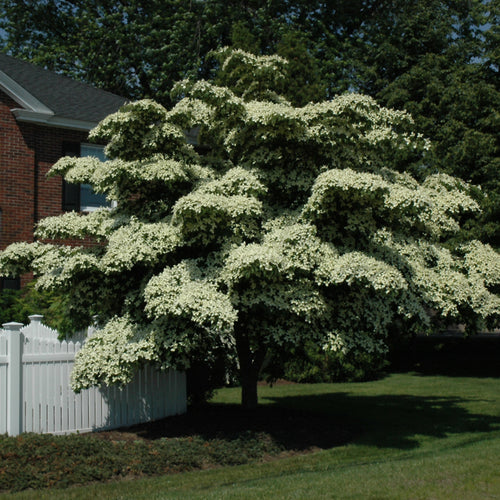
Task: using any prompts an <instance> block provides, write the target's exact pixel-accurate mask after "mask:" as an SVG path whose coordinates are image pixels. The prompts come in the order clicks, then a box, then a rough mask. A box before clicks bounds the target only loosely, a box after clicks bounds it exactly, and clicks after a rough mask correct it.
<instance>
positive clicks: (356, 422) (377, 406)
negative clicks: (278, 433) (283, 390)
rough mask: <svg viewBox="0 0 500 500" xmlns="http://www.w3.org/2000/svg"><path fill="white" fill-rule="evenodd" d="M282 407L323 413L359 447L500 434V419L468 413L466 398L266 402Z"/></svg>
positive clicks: (344, 396)
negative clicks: (479, 434)
mask: <svg viewBox="0 0 500 500" xmlns="http://www.w3.org/2000/svg"><path fill="white" fill-rule="evenodd" d="M266 399H268V400H270V401H273V402H274V403H276V404H279V405H280V406H289V407H292V408H309V410H310V411H311V412H315V413H316V412H318V413H317V414H319V412H322V413H323V412H324V413H323V414H324V415H326V414H328V415H329V417H326V416H325V419H328V418H330V420H331V421H333V422H336V425H340V426H341V427H343V428H345V429H350V432H351V433H352V434H353V436H354V439H355V441H356V443H359V444H367V445H371V446H377V447H388V448H398V449H403V450H406V449H412V448H415V447H417V446H419V440H418V437H417V436H419V435H420V436H422V435H424V436H432V437H436V438H445V437H446V436H448V435H450V434H461V433H474V432H478V433H479V432H481V433H484V432H489V431H493V430H500V415H499V416H491V415H484V414H476V413H472V412H469V411H467V409H465V408H464V407H463V406H462V404H463V403H465V402H466V400H465V399H461V398H454V397H439V396H435V397H425V396H406V395H377V396H358V395H352V394H349V393H344V392H337V393H332V394H321V395H317V396H316V395H311V396H297V397H293V396H292V397H279V398H272V397H271V398H266Z"/></svg>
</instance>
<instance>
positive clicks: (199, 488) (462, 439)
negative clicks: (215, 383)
mask: <svg viewBox="0 0 500 500" xmlns="http://www.w3.org/2000/svg"><path fill="white" fill-rule="evenodd" d="M259 394H260V403H261V404H262V405H269V406H271V407H273V406H277V407H280V408H289V409H290V410H291V412H290V414H293V412H292V410H300V411H301V412H303V411H304V410H305V411H307V412H312V414H314V415H321V416H323V417H324V419H326V421H327V422H328V421H330V422H331V424H332V427H338V426H339V425H340V426H341V427H343V428H345V429H349V431H350V432H352V438H351V439H350V441H349V442H348V443H345V444H342V445H339V446H333V447H330V448H327V449H323V450H320V451H317V452H316V453H308V454H298V455H295V456H290V454H286V458H283V459H280V460H274V461H269V462H262V461H259V462H256V463H249V464H246V465H238V466H230V467H220V468H213V469H209V470H199V471H193V472H183V473H180V474H170V475H164V476H159V477H152V478H146V479H136V480H132V481H130V480H126V481H121V482H110V483H107V484H92V485H88V486H86V487H72V488H68V489H65V490H57V489H52V490H43V491H33V492H30V491H24V492H21V493H18V494H14V495H12V496H9V498H37V499H39V498H50V499H57V498H64V499H68V498H92V497H97V498H106V499H108V498H110V499H112V498H134V499H140V498H145V499H146V498H147V499H155V498H200V499H201V498H203V499H209V498H214V499H220V498H244V499H253V498H255V499H257V498H258V499H261V498H290V499H292V498H296V499H304V498H340V499H344V498H345V499H348V498H352V499H358V498H363V499H365V498H370V499H375V498H384V499H385V498H387V499H393V498H394V499H397V498H401V499H410V498H411V499H420V498H422V499H427V498H433V499H488V498H491V499H494V498H500V474H499V468H500V378H498V377H496V376H468V377H465V376H456V375H455V376H453V375H429V374H426V375H423V374H419V373H415V372H411V373H395V374H391V375H388V376H386V377H385V378H383V379H381V380H377V381H373V382H363V383H349V384H288V385H287V384H283V385H276V386H273V387H269V386H263V387H260V388H259ZM239 397H240V394H239V390H238V389H236V388H234V389H223V390H220V391H219V392H218V393H217V394H216V396H215V397H214V399H213V401H212V404H213V405H215V406H214V407H215V408H218V410H220V409H221V408H222V409H223V408H226V407H227V408H228V409H230V408H232V406H231V405H234V404H235V403H236V402H237V401H238V399H239ZM226 405H227V406H226ZM285 415H286V413H285ZM283 418H285V417H283ZM315 418H316V417H315ZM324 421H325V420H323V424H324ZM311 423H312V424H311V427H316V425H317V423H316V420H313V419H312V418H311ZM318 425H319V424H318ZM299 427H302V428H297V433H300V432H301V431H302V432H303V431H304V428H306V427H307V424H304V423H302V424H299ZM320 434H321V433H318V432H316V433H312V435H314V436H315V438H314V439H317V440H318V445H319V446H320V447H321V444H323V443H322V442H321V436H320ZM309 444H311V445H314V442H312V441H311V442H310V443H309Z"/></svg>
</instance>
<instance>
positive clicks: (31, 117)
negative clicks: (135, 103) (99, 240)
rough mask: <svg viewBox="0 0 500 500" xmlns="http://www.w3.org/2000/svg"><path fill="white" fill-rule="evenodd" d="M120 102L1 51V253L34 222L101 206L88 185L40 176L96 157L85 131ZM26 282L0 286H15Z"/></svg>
mask: <svg viewBox="0 0 500 500" xmlns="http://www.w3.org/2000/svg"><path fill="white" fill-rule="evenodd" d="M125 102H126V99H124V98H122V97H119V96H117V95H115V94H111V93H109V92H105V91H103V90H99V89H96V88H94V87H91V86H90V85H86V84H83V83H80V82H76V81H74V80H72V79H70V78H67V77H63V76H61V75H57V74H55V73H52V72H51V71H47V70H45V69H42V68H40V67H37V66H35V65H33V64H30V63H26V62H24V61H19V60H17V59H14V58H12V57H9V56H7V55H5V54H0V131H1V134H0V250H3V249H4V248H5V247H7V246H8V245H9V244H10V243H13V242H17V241H33V240H34V236H33V229H34V226H35V224H36V223H37V221H39V220H40V219H42V218H44V217H47V216H51V215H58V214H60V213H62V212H63V211H65V210H81V211H89V210H92V208H94V207H96V206H98V205H101V204H103V203H104V202H105V201H104V200H103V199H102V198H101V197H99V196H97V195H95V194H94V193H93V192H92V191H91V190H90V187H89V186H85V185H79V186H76V185H69V184H65V183H64V182H63V180H62V179H61V178H59V177H54V178H50V179H48V178H47V177H46V174H47V172H48V171H49V169H50V167H51V166H52V165H53V164H54V163H55V162H56V161H57V160H58V159H59V158H61V157H62V156H65V155H76V156H86V155H92V156H98V157H101V155H102V154H103V152H102V147H101V146H97V145H92V144H89V143H88V133H89V131H90V130H91V129H92V128H94V127H95V126H96V125H97V124H98V123H99V121H101V120H102V119H103V118H104V117H106V116H107V115H108V114H110V113H114V112H115V111H117V110H118V109H119V107H120V106H121V105H123V104H124V103H125ZM27 279H28V278H26V277H25V278H23V279H22V280H21V281H20V280H6V279H3V280H1V281H0V289H2V288H18V287H19V286H20V285H23V284H24V281H26V280H27Z"/></svg>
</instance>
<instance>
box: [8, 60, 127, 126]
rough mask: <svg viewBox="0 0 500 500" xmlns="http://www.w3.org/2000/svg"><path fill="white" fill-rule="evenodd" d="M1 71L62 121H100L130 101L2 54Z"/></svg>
mask: <svg viewBox="0 0 500 500" xmlns="http://www.w3.org/2000/svg"><path fill="white" fill-rule="evenodd" d="M0 70H1V71H3V72H4V73H5V74H6V75H7V76H8V77H10V78H11V79H12V80H14V81H15V82H16V83H17V84H18V85H20V86H21V87H23V88H24V89H25V90H26V91H27V92H29V93H30V94H31V95H32V96H33V97H35V98H36V99H37V100H38V101H40V102H41V103H43V104H44V105H45V106H47V107H48V108H50V109H51V110H52V111H53V112H54V114H55V115H56V116H58V117H61V118H69V119H75V120H82V121H89V122H96V123H97V122H99V121H101V120H102V119H103V118H105V117H106V116H107V115H109V114H111V113H114V112H116V111H117V110H118V109H119V108H120V106H122V105H123V104H125V103H126V102H127V99H125V98H123V97H120V96H118V95H116V94H112V93H111V92H106V91H104V90H100V89H97V88H95V87H92V86H91V85H87V84H85V83H81V82H77V81H75V80H72V79H71V78H68V77H65V76H61V75H58V74H56V73H53V72H52V71H48V70H46V69H43V68H40V67H39V66H35V65H34V64H31V63H28V62H25V61H20V60H19V59H15V58H13V57H10V56H8V55H6V54H1V53H0Z"/></svg>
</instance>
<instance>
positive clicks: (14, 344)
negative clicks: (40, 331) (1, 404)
mask: <svg viewBox="0 0 500 500" xmlns="http://www.w3.org/2000/svg"><path fill="white" fill-rule="evenodd" d="M2 326H3V329H4V330H5V331H6V333H7V342H8V346H9V347H8V351H7V356H8V359H9V365H8V369H7V434H8V435H9V436H17V435H19V434H21V432H22V428H23V427H22V411H21V410H22V409H21V406H22V399H23V398H22V391H23V386H22V376H21V375H22V355H23V353H22V349H21V347H22V343H23V334H22V333H21V328H22V327H23V326H24V325H23V324H22V323H4V324H3V325H2Z"/></svg>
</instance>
